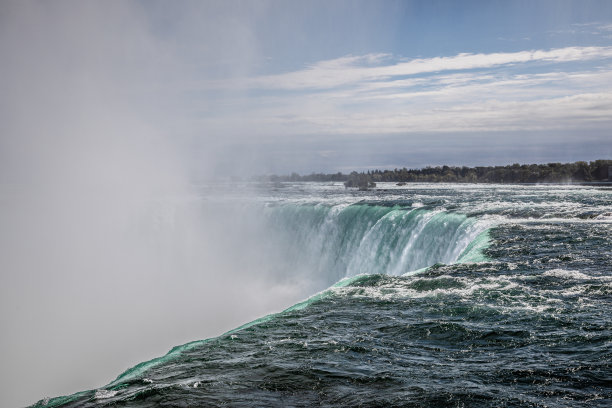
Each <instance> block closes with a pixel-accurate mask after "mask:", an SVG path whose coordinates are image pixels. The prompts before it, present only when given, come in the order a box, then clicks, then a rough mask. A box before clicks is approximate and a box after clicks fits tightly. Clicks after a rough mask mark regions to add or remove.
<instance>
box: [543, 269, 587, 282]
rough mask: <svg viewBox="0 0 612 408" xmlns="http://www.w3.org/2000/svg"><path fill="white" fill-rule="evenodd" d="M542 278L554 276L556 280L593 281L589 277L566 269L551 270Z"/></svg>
mask: <svg viewBox="0 0 612 408" xmlns="http://www.w3.org/2000/svg"><path fill="white" fill-rule="evenodd" d="M542 276H552V277H555V278H562V279H576V280H578V279H591V277H590V276H589V275H586V274H584V273H582V272H578V271H568V270H566V269H551V270H549V271H546V272H544V273H543V274H542Z"/></svg>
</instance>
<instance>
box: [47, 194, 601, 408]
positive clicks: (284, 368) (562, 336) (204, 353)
mask: <svg viewBox="0 0 612 408" xmlns="http://www.w3.org/2000/svg"><path fill="white" fill-rule="evenodd" d="M243 188H245V187H244V186H243ZM262 191H263V190H261V191H260V192H259V193H258V196H257V198H256V199H254V200H251V201H250V202H248V203H243V205H244V206H245V207H246V208H247V209H248V213H249V214H250V217H251V218H255V219H258V220H261V221H260V222H261V223H263V224H264V225H265V226H266V229H267V231H269V236H270V237H269V239H267V240H266V242H264V243H262V244H261V245H262V248H263V247H266V248H268V249H267V252H266V254H271V253H274V252H275V253H278V254H280V255H279V259H281V258H282V260H283V263H282V268H283V270H284V271H285V278H286V279H290V277H291V275H292V273H295V275H296V276H297V275H299V277H300V279H301V280H302V281H303V280H304V278H306V281H308V282H309V283H308V284H309V285H310V286H308V287H309V290H311V292H310V294H312V296H311V297H310V298H308V299H307V300H305V301H303V302H301V303H298V304H296V305H294V306H292V307H290V308H288V309H286V310H285V311H283V312H280V313H277V314H273V315H268V316H264V317H262V318H260V319H258V320H256V321H253V322H251V323H248V324H246V325H244V326H242V327H239V328H237V329H235V330H232V331H230V332H228V333H225V334H223V335H221V336H219V337H216V338H211V339H206V340H199V341H194V342H192V343H188V344H185V345H182V346H177V347H175V348H174V349H172V350H171V351H170V352H169V353H168V354H167V355H165V356H163V357H159V358H157V359H154V360H151V361H147V362H143V363H141V364H139V365H137V366H135V367H133V368H131V369H130V370H128V371H126V372H124V373H123V374H121V375H120V376H119V377H118V378H117V379H116V380H114V381H113V382H111V383H110V384H108V385H106V386H104V387H101V388H99V389H95V390H89V391H83V392H80V393H77V394H74V395H70V396H64V397H57V398H51V399H49V398H46V399H44V400H41V401H39V402H38V403H37V404H35V406H37V407H38V406H48V407H57V406H62V407H104V406H129V407H159V406H162V407H196V406H198V407H200V406H222V405H223V406H232V407H238V406H244V407H247V406H282V407H285V406H304V407H309V406H368V407H369V406H385V407H387V406H415V407H417V406H419V407H420V406H452V407H459V406H469V407H480V406H482V407H502V406H505V407H510V406H521V407H523V406H527V407H550V406H555V407H580V406H584V407H587V406H588V407H593V406H601V407H604V406H612V369H611V360H612V348H611V346H612V313H611V310H612V274H611V265H612V233H611V232H612V190H611V189H608V188H604V187H584V186H562V185H542V186H537V185H536V186H507V185H443V184H436V185H432V184H409V185H407V186H403V187H398V186H395V185H392V184H383V185H379V186H378V189H376V190H373V191H366V192H357V191H352V190H351V191H349V190H345V189H344V187H343V186H342V185H341V184H340V183H335V184H321V183H293V184H292V183H286V184H282V185H275V186H270V187H269V188H268V189H266V190H265V192H262ZM230 200H231V198H230ZM281 255H282V256H281ZM260 261H261V259H259V260H258V262H260ZM275 264H277V265H278V262H275ZM270 276H274V275H273V274H272V275H270ZM287 276H289V278H287Z"/></svg>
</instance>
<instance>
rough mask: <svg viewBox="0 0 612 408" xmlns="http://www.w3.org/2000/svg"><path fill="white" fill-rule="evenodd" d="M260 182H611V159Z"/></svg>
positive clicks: (272, 178) (276, 178)
mask: <svg viewBox="0 0 612 408" xmlns="http://www.w3.org/2000/svg"><path fill="white" fill-rule="evenodd" d="M258 179H259V180H260V181H272V182H284V181H294V182H295V181H324V182H325V181H327V182H331V181H333V182H343V183H344V185H345V186H346V187H354V188H359V189H362V190H363V189H368V188H373V187H375V186H376V183H379V182H394V183H419V182H424V183H483V184H544V183H548V184H574V185H591V186H592V185H604V186H608V185H610V184H612V160H595V161H591V162H584V161H578V162H574V163H548V164H523V165H520V164H512V165H507V166H478V167H466V166H463V167H456V166H453V167H451V166H437V167H425V168H422V169H407V168H405V167H404V168H402V169H394V170H369V171H367V172H361V173H358V172H356V171H353V172H351V173H350V174H343V173H340V172H338V173H331V174H324V173H311V174H309V175H300V174H297V173H292V174H291V175H288V176H286V175H285V176H277V175H271V176H262V177H258Z"/></svg>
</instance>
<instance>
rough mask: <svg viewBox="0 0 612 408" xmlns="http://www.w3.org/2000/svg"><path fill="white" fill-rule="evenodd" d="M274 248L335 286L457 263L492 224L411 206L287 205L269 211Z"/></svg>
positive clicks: (455, 214)
mask: <svg viewBox="0 0 612 408" xmlns="http://www.w3.org/2000/svg"><path fill="white" fill-rule="evenodd" d="M264 214H265V219H266V222H267V223H269V225H270V226H271V230H272V233H271V234H272V235H273V237H274V238H273V240H274V247H276V248H280V249H281V251H282V252H283V254H285V256H286V257H287V259H288V261H289V262H290V264H292V265H301V267H306V268H307V269H308V270H309V271H311V273H312V274H313V275H315V274H316V275H317V277H325V281H326V283H327V285H331V284H333V283H335V282H337V281H338V280H339V279H341V278H344V277H350V276H355V275H360V274H387V275H402V274H405V273H407V272H411V271H415V270H418V269H422V268H425V267H427V266H431V265H434V264H436V263H444V264H451V263H454V262H457V261H458V260H459V259H460V257H461V256H462V254H463V253H464V251H465V250H466V248H467V247H468V245H470V243H471V242H472V241H473V240H474V239H475V238H476V237H477V236H478V235H479V234H481V233H483V231H485V230H486V229H487V228H489V227H490V226H491V223H490V222H484V221H482V220H480V219H478V218H474V217H467V216H466V215H464V214H458V213H453V212H448V211H444V210H441V209H432V208H422V207H416V208H413V207H411V206H410V205H405V204H404V205H392V204H391V205H377V204H363V203H356V204H352V205H338V206H329V205H323V204H301V205H295V204H283V205H276V206H268V207H266V208H265V211H264Z"/></svg>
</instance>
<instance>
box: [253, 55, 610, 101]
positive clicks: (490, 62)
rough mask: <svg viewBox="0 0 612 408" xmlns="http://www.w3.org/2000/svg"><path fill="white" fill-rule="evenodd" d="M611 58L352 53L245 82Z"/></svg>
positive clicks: (345, 81) (324, 80)
mask: <svg viewBox="0 0 612 408" xmlns="http://www.w3.org/2000/svg"><path fill="white" fill-rule="evenodd" d="M611 57H612V47H565V48H557V49H552V50H529V51H519V52H510V53H490V54H470V53H462V54H458V55H455V56H451V57H434V58H417V59H412V60H408V61H400V62H395V63H391V64H382V63H381V62H384V60H385V59H386V58H387V59H388V58H390V56H389V55H386V54H376V55H365V56H348V57H342V58H337V59H333V60H327V61H321V62H318V63H316V64H313V65H311V66H310V67H308V68H306V69H303V70H299V71H294V72H289V73H283V74H277V75H267V76H260V77H256V78H251V79H249V80H246V81H244V82H243V83H242V85H243V86H245V85H246V86H247V87H249V88H258V89H280V90H301V89H326V88H333V87H339V86H345V85H350V84H353V83H357V82H363V81H381V80H388V79H390V78H394V77H401V76H411V75H412V76H413V75H421V74H429V73H439V72H443V71H462V70H471V69H485V68H493V67H499V66H503V65H510V64H527V63H532V64H533V63H537V62H549V63H562V62H578V61H580V62H584V61H591V60H597V59H606V58H611ZM374 64H375V65H374ZM372 65H374V66H372Z"/></svg>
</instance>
